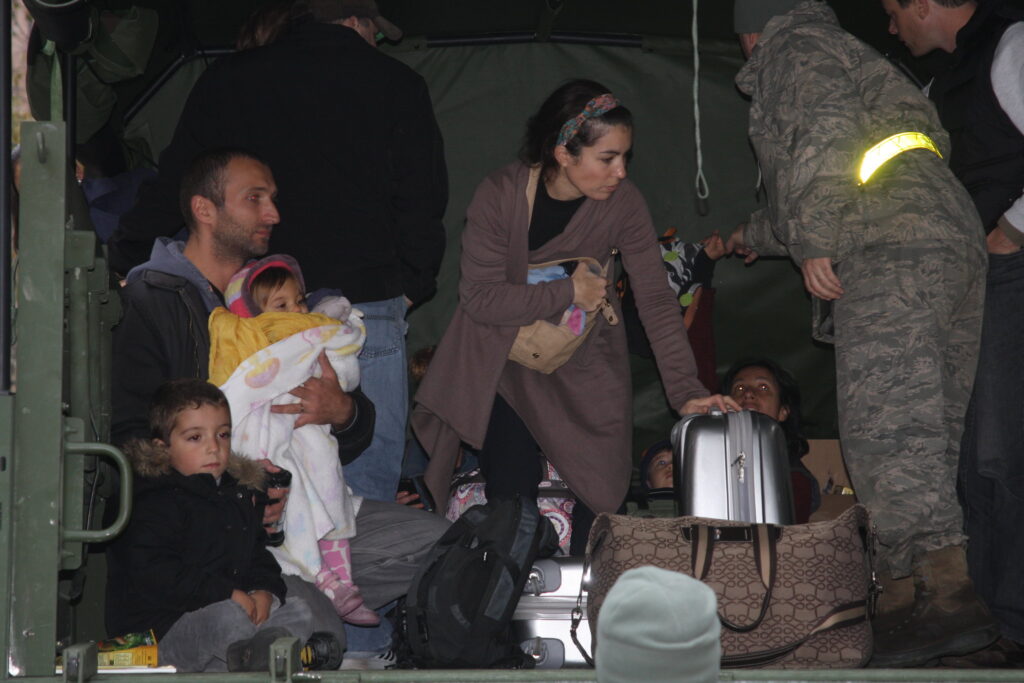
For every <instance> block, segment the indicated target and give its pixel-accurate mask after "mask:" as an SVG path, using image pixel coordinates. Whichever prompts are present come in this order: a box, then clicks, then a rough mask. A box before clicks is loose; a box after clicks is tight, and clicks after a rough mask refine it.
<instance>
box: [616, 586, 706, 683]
mask: <svg viewBox="0 0 1024 683" xmlns="http://www.w3.org/2000/svg"><path fill="white" fill-rule="evenodd" d="M720 630H721V626H720V625H719V623H718V600H717V598H716V597H715V592H714V591H713V590H711V589H710V588H708V587H707V586H705V585H704V584H703V583H701V582H700V581H698V580H696V579H694V578H692V577H689V576H687V575H686V574H680V573H679V572H673V571H668V570H667V569H660V568H658V567H638V568H636V569H630V570H629V571H627V572H624V573H623V574H622V576H620V577H619V580H618V581H616V582H615V585H614V586H612V588H611V590H610V591H608V597H607V598H606V599H605V602H604V605H602V607H601V620H600V621H599V622H598V625H597V653H596V657H597V660H596V664H597V681H598V683H627V682H631V681H644V683H671V682H674V681H687V683H703V682H705V681H716V680H718V670H719V666H720V661H721V658H722V645H721V642H720V640H719V633H720Z"/></svg>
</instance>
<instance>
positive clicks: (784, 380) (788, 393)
mask: <svg viewBox="0 0 1024 683" xmlns="http://www.w3.org/2000/svg"><path fill="white" fill-rule="evenodd" d="M755 366H756V367H759V368H764V369H765V370H767V371H768V372H770V373H772V377H774V378H775V383H776V384H777V385H778V386H779V405H782V406H785V407H786V408H787V409H788V410H789V415H788V416H787V417H786V419H785V420H783V421H782V422H781V423H779V424H781V425H782V433H783V434H785V435H786V446H787V448H789V459H790V462H793V461H799V460H800V458H802V457H803V456H804V455H806V454H807V452H808V451H809V450H810V449H811V448H810V446H809V445H808V443H807V439H806V438H804V435H803V428H802V427H801V425H800V419H801V414H800V386H799V385H798V384H797V383H796V379H794V377H793V375H791V374H789V372H788V371H786V369H785V368H783V367H782V366H781V365H779V364H778V363H776V362H775V361H773V360H771V359H770V358H745V359H743V360H741V361H739V362H737V363H734V364H733V366H732V367H731V368H729V369H728V370H727V371H726V373H725V375H724V376H723V377H722V391H723V392H724V393H726V394H728V393H729V392H730V391H731V389H732V383H733V380H734V379H736V375H738V374H739V372H740V370H743V369H745V368H750V367H755Z"/></svg>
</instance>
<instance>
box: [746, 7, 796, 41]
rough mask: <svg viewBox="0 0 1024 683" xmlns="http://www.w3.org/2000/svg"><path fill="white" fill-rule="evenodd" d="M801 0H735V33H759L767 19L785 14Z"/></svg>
mask: <svg viewBox="0 0 1024 683" xmlns="http://www.w3.org/2000/svg"><path fill="white" fill-rule="evenodd" d="M800 2H801V0H735V3H734V4H733V7H732V24H733V28H735V29H736V33H738V34H741V35H742V34H744V33H760V32H761V31H763V30H764V25H765V24H767V23H768V20H769V19H771V18H772V17H774V16H777V15H779V14H785V13H786V12H788V11H789V10H791V9H793V8H794V7H796V6H797V5H799V4H800Z"/></svg>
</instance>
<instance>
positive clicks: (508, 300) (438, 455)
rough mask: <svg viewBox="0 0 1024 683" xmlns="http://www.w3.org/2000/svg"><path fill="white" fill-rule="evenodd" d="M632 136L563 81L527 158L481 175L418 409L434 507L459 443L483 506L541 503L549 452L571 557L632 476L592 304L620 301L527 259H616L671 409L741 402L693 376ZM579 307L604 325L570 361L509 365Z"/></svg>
mask: <svg viewBox="0 0 1024 683" xmlns="http://www.w3.org/2000/svg"><path fill="white" fill-rule="evenodd" d="M632 132H633V122H632V115H631V114H630V112H629V110H628V109H626V108H625V107H623V106H622V105H620V104H619V103H618V101H617V100H616V99H615V98H614V96H612V95H611V94H610V93H609V92H608V90H607V88H605V87H603V86H601V85H600V84H598V83H594V82H593V81H585V80H577V81H570V82H568V83H566V84H565V85H563V86H561V87H560V88H558V89H557V90H555V92H553V93H552V94H551V95H550V96H549V97H548V98H547V100H546V101H545V102H544V104H543V105H541V108H540V110H539V111H538V112H537V113H536V115H534V116H533V117H532V118H531V119H530V121H529V122H528V124H527V130H526V138H525V141H524V144H523V148H522V150H521V152H520V158H521V161H520V162H516V163H514V164H511V165H509V166H506V167H505V168H502V169H500V170H498V171H496V172H495V173H493V174H491V175H490V176H489V177H488V178H487V179H486V180H484V182H483V183H481V185H480V186H479V187H478V188H477V191H476V195H475V196H474V197H473V201H472V203H471V204H470V206H469V209H468V211H467V222H466V229H465V232H464V233H463V236H462V262H461V279H460V281H459V305H458V307H457V309H456V311H455V315H454V317H453V318H452V321H451V323H450V325H449V326H448V329H447V331H446V332H445V334H444V337H443V338H442V340H441V342H440V344H439V345H438V347H437V351H436V353H435V355H434V359H433V361H432V362H431V365H430V369H429V371H428V372H427V375H426V377H425V378H424V380H423V383H422V384H421V385H420V389H419V392H418V393H417V394H416V403H417V405H416V406H415V407H414V410H413V416H412V424H413V428H414V429H415V431H416V435H417V436H418V437H419V440H420V443H421V444H422V445H423V447H424V448H425V449H426V451H427V452H428V453H429V454H430V456H431V460H430V465H429V466H428V468H427V475H426V479H427V483H428V485H429V486H430V488H431V490H432V492H433V493H434V495H435V497H436V498H437V500H447V493H448V483H449V480H450V478H451V473H452V468H453V465H454V462H455V460H456V458H457V457H458V453H459V449H460V446H461V444H466V445H468V446H469V447H471V448H474V449H479V457H480V466H481V469H482V471H483V474H484V476H485V478H486V480H487V488H486V494H487V497H488V499H491V500H493V499H495V498H500V497H510V496H512V495H514V494H516V493H518V494H521V495H523V496H526V497H535V496H536V495H537V484H538V483H539V482H540V480H541V475H542V472H541V463H540V458H541V454H543V455H544V456H546V457H547V459H548V460H550V461H551V463H552V464H553V465H554V467H555V469H557V470H558V472H559V474H560V475H561V476H562V478H563V479H564V480H565V482H566V483H567V484H568V486H569V488H570V489H572V491H573V492H574V493H575V494H576V496H577V498H578V503H577V505H576V511H575V513H574V527H573V541H572V549H573V554H577V553H581V552H582V551H583V548H584V546H585V543H586V534H587V532H588V531H589V528H590V522H591V521H592V519H593V514H594V513H595V512H615V511H616V510H617V509H618V508H619V506H620V505H621V503H622V500H623V498H624V497H625V494H626V489H627V487H628V485H629V479H630V468H631V463H632V461H631V457H630V450H631V439H632V426H633V425H632V405H631V399H632V388H631V382H630V374H629V362H628V356H627V351H626V337H625V333H624V332H623V329H622V326H621V325H613V324H609V322H608V320H606V319H605V318H604V317H603V316H601V315H599V314H598V313H597V312H596V310H595V309H597V307H598V305H599V303H600V302H601V301H602V299H604V298H605V297H606V296H607V298H608V299H609V300H610V301H612V302H614V303H613V306H614V307H615V308H616V309H617V307H618V301H617V298H616V297H614V296H612V295H611V293H610V289H609V280H607V279H606V278H603V277H601V276H600V275H598V274H595V273H594V272H592V271H591V269H589V268H587V267H585V266H584V265H582V264H580V265H578V266H577V267H576V269H575V270H574V271H573V272H572V276H571V277H567V278H565V279H560V280H554V281H550V282H542V283H538V284H527V270H528V264H531V263H532V264H538V263H543V262H547V261H556V260H557V261H573V260H575V259H578V258H580V257H591V258H592V259H594V260H596V261H597V262H598V263H601V264H605V263H608V262H610V260H611V258H612V255H613V254H614V253H616V251H617V252H618V253H621V254H622V261H623V265H624V266H625V268H626V270H627V271H628V272H629V275H630V282H631V284H632V286H633V289H634V292H635V294H636V302H637V307H638V308H639V311H640V320H641V321H642V322H643V325H644V329H645V331H646V332H647V336H648V337H649V338H650V340H651V347H652V348H653V349H654V355H655V358H656V360H657V363H658V370H659V371H660V373H661V377H662V381H663V382H664V385H665V389H666V394H667V396H668V398H669V401H670V405H672V406H674V407H676V408H677V409H678V410H679V411H680V413H702V412H707V410H708V409H709V408H710V407H712V406H717V407H718V408H720V409H722V410H725V409H726V408H727V407H728V408H731V409H736V405H735V403H734V402H733V401H732V399H731V398H728V397H722V396H719V395H715V396H709V395H708V392H707V390H706V389H705V388H704V387H703V386H702V385H701V384H700V382H698V381H697V373H696V369H695V366H694V361H693V354H692V353H691V351H690V347H689V344H688V342H687V338H686V331H685V330H684V328H683V318H682V316H681V315H680V314H679V304H678V303H677V302H676V300H675V297H674V296H673V294H672V291H671V289H670V288H669V286H668V281H667V278H666V277H665V269H664V267H663V266H662V264H661V254H660V252H659V251H658V246H657V242H656V238H655V230H654V227H653V225H652V223H651V218H650V215H649V214H648V211H647V205H646V204H645V202H644V199H643V197H642V196H641V195H640V192H639V191H638V190H637V189H636V188H635V187H634V186H633V185H632V184H631V183H630V182H629V181H628V180H626V158H627V154H628V152H629V149H630V146H631V144H632ZM572 304H574V305H575V306H577V307H578V308H580V309H582V310H584V311H589V313H588V315H593V316H596V317H597V322H596V325H595V327H594V328H593V329H592V330H591V332H590V334H589V336H588V337H587V338H586V339H585V340H584V341H583V344H582V345H581V346H580V347H579V348H578V349H577V350H576V352H575V353H574V354H573V355H572V357H571V358H570V359H569V360H568V362H566V363H565V364H564V365H562V366H561V367H560V368H558V369H557V370H555V371H554V372H552V373H551V374H543V373H541V372H538V371H536V370H531V369H528V368H526V367H524V366H522V365H520V364H518V363H516V362H514V361H511V360H509V351H510V349H511V348H512V344H513V341H514V340H515V337H516V333H517V332H518V330H519V328H520V326H523V325H529V324H531V323H533V322H534V321H536V320H551V321H552V322H554V323H557V322H558V321H559V320H560V319H561V316H562V314H563V313H564V312H565V311H566V309H567V308H568V307H569V306H570V305H572ZM439 507H440V508H441V509H443V508H444V506H443V505H441V506H439Z"/></svg>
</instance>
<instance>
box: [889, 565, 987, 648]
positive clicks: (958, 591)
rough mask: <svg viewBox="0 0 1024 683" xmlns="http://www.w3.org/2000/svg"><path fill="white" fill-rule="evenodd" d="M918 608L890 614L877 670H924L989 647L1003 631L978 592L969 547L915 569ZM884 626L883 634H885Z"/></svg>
mask: <svg viewBox="0 0 1024 683" xmlns="http://www.w3.org/2000/svg"><path fill="white" fill-rule="evenodd" d="M914 586H915V595H914V606H913V609H912V610H910V613H909V614H907V613H906V610H905V608H904V609H902V610H900V609H897V610H896V611H893V612H890V613H889V614H888V616H885V617H882V618H881V619H879V621H880V622H881V623H880V624H879V625H877V626H875V628H874V634H875V654H874V657H872V659H871V666H873V667H885V668H890V667H911V666H923V665H925V664H927V663H928V662H931V661H933V660H936V659H938V658H939V657H945V656H952V655H962V654H967V653H969V652H974V651H975V650H980V649H981V648H983V647H985V646H987V645H989V644H990V643H992V642H993V641H995V639H996V638H998V637H999V629H998V627H997V626H996V623H995V621H994V620H993V619H992V615H991V614H990V613H989V611H988V608H987V607H985V604H984V603H982V601H981V599H980V598H979V597H978V596H977V594H976V593H975V592H974V586H973V585H972V584H971V579H970V578H969V577H968V575H967V556H966V554H965V553H964V548H963V546H948V547H945V548H942V549H940V550H932V551H929V552H927V553H925V554H924V555H923V556H922V557H920V558H919V559H918V560H917V562H916V566H915V567H914ZM879 626H881V627H882V628H881V629H880V628H879Z"/></svg>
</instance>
